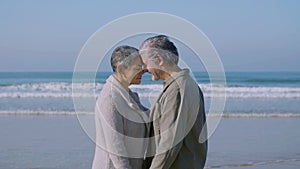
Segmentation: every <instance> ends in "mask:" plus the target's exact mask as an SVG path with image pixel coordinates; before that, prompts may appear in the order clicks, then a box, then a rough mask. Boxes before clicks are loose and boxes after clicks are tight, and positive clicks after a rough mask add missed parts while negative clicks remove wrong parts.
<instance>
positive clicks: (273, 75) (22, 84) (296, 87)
mask: <svg viewBox="0 0 300 169" xmlns="http://www.w3.org/2000/svg"><path fill="white" fill-rule="evenodd" d="M72 75H73V74H72V73H71V72H62V73H0V114H10V113H13V114H35V113H38V114H73V113H74V105H73V100H72ZM109 75H111V73H109V72H104V73H102V72H99V73H97V75H96V78H95V83H93V82H86V83H75V84H73V87H74V88H77V90H76V93H74V96H75V97H94V98H96V97H97V94H98V93H99V92H100V91H101V87H102V85H103V84H104V83H105V80H106V79H107V77H108V76H109ZM193 75H194V78H195V79H196V81H197V82H198V84H199V86H200V87H201V89H202V91H203V93H204V97H205V101H206V105H208V106H209V104H210V99H211V98H212V97H214V96H213V94H212V93H213V92H212V91H211V83H210V80H209V77H208V75H207V74H206V73H205V72H196V73H193ZM226 81H227V85H226V88H225V91H226V106H225V110H224V115H226V116H231V117H234V116H237V117H238V116H249V117H251V116H253V117H256V116H258V117H260V116H297V117H298V116H300V111H299V110H300V104H299V100H300V73H299V72H255V73H249V72H229V73H226ZM80 88H82V89H84V90H82V92H80V90H78V89H80ZM131 89H132V90H133V91H136V92H137V93H139V96H140V98H141V100H142V101H144V104H145V105H146V106H150V104H151V103H150V102H147V100H149V98H150V97H153V98H155V96H157V95H158V94H159V92H160V91H161V90H162V82H161V81H152V80H151V77H150V75H149V74H145V75H144V76H143V80H142V84H141V85H134V86H131ZM86 90H91V91H93V92H94V95H87V93H86ZM93 108H94V105H91V106H90V107H89V108H88V109H86V110H85V111H86V112H87V113H93ZM207 110H208V107H207Z"/></svg>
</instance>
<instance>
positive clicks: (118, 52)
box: [110, 45, 140, 72]
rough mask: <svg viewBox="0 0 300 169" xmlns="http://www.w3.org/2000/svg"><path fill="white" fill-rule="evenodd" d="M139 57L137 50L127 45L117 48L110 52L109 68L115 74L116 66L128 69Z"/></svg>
mask: <svg viewBox="0 0 300 169" xmlns="http://www.w3.org/2000/svg"><path fill="white" fill-rule="evenodd" d="M139 56H140V55H139V51H138V49H136V48H134V47H131V46H127V45H124V46H119V47H117V48H116V49H115V50H114V51H113V52H112V55H111V59H110V64H111V68H112V69H113V71H114V72H116V69H117V66H118V65H122V66H123V67H125V68H128V67H130V66H131V65H132V63H133V61H134V60H135V59H136V57H139Z"/></svg>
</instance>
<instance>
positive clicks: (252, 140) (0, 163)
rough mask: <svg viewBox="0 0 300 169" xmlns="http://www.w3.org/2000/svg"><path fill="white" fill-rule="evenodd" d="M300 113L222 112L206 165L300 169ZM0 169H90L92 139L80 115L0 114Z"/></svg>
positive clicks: (210, 140) (216, 166) (213, 166)
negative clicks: (230, 115) (266, 115)
mask: <svg viewBox="0 0 300 169" xmlns="http://www.w3.org/2000/svg"><path fill="white" fill-rule="evenodd" d="M299 127H300V118H223V119H222V120H221V123H220V124H219V126H218V128H217V130H216V132H215V133H214V134H213V135H212V137H211V138H210V139H209V153H208V160H207V163H206V168H245V167H247V168H251V169H260V168H275V169H277V168H278V169H281V168H285V169H297V168H299V165H300V151H299V142H300V132H299V131H298V128H299ZM0 135H1V139H0V151H1V153H0V168H1V169H33V168H34V169H89V168H91V164H92V160H93V154H94V146H95V145H94V143H93V142H92V141H91V140H90V139H89V137H88V136H87V135H86V134H85V133H84V131H83V130H82V128H81V126H80V124H79V122H78V120H77V118H76V116H74V115H68V116H63V115H60V116H56V115H53V116H49V115H40V116H36V115H35V116H33V115H25V116H23V115H17V116H16V115H1V116H0Z"/></svg>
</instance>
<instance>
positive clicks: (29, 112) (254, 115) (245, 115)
mask: <svg viewBox="0 0 300 169" xmlns="http://www.w3.org/2000/svg"><path fill="white" fill-rule="evenodd" d="M0 115H64V116H69V115H94V112H84V111H81V112H78V111H77V112H75V111H33V110H1V111H0ZM219 116H222V118H300V113H299V114H296V113H223V114H217V113H216V114H214V113H208V114H207V117H219Z"/></svg>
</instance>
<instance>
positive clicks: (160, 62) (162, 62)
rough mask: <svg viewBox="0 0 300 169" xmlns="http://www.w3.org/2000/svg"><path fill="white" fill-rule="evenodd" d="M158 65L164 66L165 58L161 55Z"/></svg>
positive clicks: (158, 57) (158, 58) (158, 56)
mask: <svg viewBox="0 0 300 169" xmlns="http://www.w3.org/2000/svg"><path fill="white" fill-rule="evenodd" d="M157 60H158V65H159V66H162V65H163V64H164V61H165V60H164V58H163V57H162V56H161V55H157Z"/></svg>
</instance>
